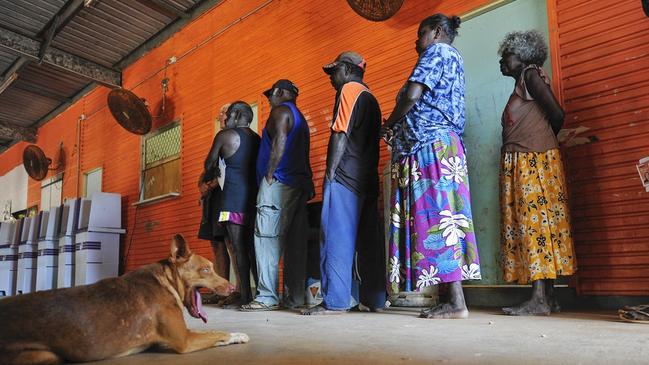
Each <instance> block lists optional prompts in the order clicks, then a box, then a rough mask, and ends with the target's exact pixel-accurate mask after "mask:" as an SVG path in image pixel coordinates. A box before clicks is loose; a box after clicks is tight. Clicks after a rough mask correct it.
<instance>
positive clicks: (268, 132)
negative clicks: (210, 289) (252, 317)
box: [241, 79, 314, 311]
mask: <svg viewBox="0 0 649 365" xmlns="http://www.w3.org/2000/svg"><path fill="white" fill-rule="evenodd" d="M298 92H299V91H298V88H297V87H296V86H295V84H293V82H291V81H289V80H285V79H282V80H279V81H277V82H275V84H273V87H271V88H270V89H268V90H266V91H265V92H264V95H266V97H267V98H268V101H269V102H270V105H271V107H272V109H271V111H270V116H269V117H268V121H267V122H266V127H265V128H264V130H263V133H262V139H261V146H260V148H259V155H258V156H257V183H258V184H259V193H258V194H257V215H256V220H255V251H256V256H257V270H258V273H259V282H258V285H257V296H256V297H255V299H254V300H253V301H252V302H250V303H248V304H244V305H242V306H241V310H242V311H267V310H276V309H279V304H280V298H279V296H278V288H277V286H278V282H279V267H278V265H279V260H280V257H281V256H282V254H283V255H284V287H285V288H284V289H285V290H284V295H285V297H284V301H283V305H284V306H285V307H288V308H294V307H298V306H301V305H303V304H304V291H305V277H306V241H307V226H308V223H307V211H306V202H307V200H309V199H311V197H313V195H314V188H313V180H312V176H313V174H312V172H311V166H310V164H309V143H310V136H309V126H308V124H307V123H306V120H305V119H304V116H303V115H302V113H300V111H299V110H298V108H297V106H296V105H295V99H296V98H297V95H298Z"/></svg>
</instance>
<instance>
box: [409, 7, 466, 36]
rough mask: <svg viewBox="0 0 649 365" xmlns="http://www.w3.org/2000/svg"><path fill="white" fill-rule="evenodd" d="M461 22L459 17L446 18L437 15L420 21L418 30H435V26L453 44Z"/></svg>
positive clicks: (439, 14)
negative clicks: (439, 28)
mask: <svg viewBox="0 0 649 365" xmlns="http://www.w3.org/2000/svg"><path fill="white" fill-rule="evenodd" d="M461 22H462V19H460V17H459V16H457V15H452V16H450V17H448V16H446V15H444V14H442V13H437V14H433V15H431V16H429V17H428V18H426V19H424V20H422V21H421V23H420V24H419V28H420V29H421V28H423V27H430V28H435V27H437V26H440V27H441V28H442V30H443V31H444V33H446V36H447V37H448V39H449V40H450V41H451V43H453V40H454V39H455V37H456V36H457V30H458V28H460V23H461Z"/></svg>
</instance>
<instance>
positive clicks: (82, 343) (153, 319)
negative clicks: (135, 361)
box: [0, 235, 248, 365]
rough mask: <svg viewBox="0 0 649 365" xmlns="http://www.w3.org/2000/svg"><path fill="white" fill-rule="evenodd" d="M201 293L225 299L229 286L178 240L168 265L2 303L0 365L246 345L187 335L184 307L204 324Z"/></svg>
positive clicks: (220, 336)
mask: <svg viewBox="0 0 649 365" xmlns="http://www.w3.org/2000/svg"><path fill="white" fill-rule="evenodd" d="M200 288H208V289H211V290H213V291H215V292H216V293H217V294H221V295H227V294H229V293H230V292H232V290H233V286H232V285H231V284H230V283H229V282H228V281H227V280H225V279H223V278H222V277H220V276H218V275H216V273H215V272H214V269H213V267H212V263H211V262H210V261H209V260H207V259H206V258H204V257H201V256H199V255H195V254H193V253H192V252H191V251H190V250H189V247H188V246H187V244H186V243H185V240H184V239H183V237H182V236H181V235H176V236H175V237H174V239H173V240H172V243H171V255H170V256H169V258H168V259H167V260H162V261H160V262H158V263H155V264H151V265H147V266H144V267H141V268H140V269H138V270H136V271H133V272H131V273H128V274H126V275H123V276H121V277H118V278H110V279H105V280H102V281H100V282H97V283H95V284H92V285H86V286H79V287H74V288H67V289H58V290H49V291H41V292H36V293H31V294H25V295H19V296H14V297H9V298H6V299H2V300H0V364H3V365H9V364H12V365H13V364H58V363H61V362H64V361H69V362H86V361H93V360H100V359H106V358H111V357H120V356H126V355H130V354H134V353H138V352H141V351H143V350H145V349H147V348H148V347H150V346H152V345H161V346H163V347H169V348H171V349H172V350H174V351H176V352H178V353H186V352H192V351H196V350H202V349H206V348H208V347H212V346H223V345H229V344H235V343H245V342H248V336H247V335H246V334H243V333H226V332H217V331H209V332H193V331H190V330H188V329H187V326H186V325H185V320H184V318H183V313H182V311H183V306H184V307H185V308H187V310H188V311H189V314H190V315H192V316H193V317H196V318H201V319H202V320H203V321H204V322H206V321H207V317H206V314H205V312H204V311H203V309H202V307H201V297H200V294H199V292H198V289H200Z"/></svg>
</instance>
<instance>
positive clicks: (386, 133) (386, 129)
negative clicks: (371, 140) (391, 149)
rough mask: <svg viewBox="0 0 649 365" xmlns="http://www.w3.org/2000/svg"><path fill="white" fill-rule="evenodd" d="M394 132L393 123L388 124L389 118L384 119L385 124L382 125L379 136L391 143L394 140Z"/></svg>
mask: <svg viewBox="0 0 649 365" xmlns="http://www.w3.org/2000/svg"><path fill="white" fill-rule="evenodd" d="M393 134H394V132H393V131H392V125H391V124H388V122H387V120H385V119H383V125H382V126H381V131H380V132H379V136H380V137H381V138H383V139H384V140H385V142H386V143H388V144H389V143H390V141H391V140H392V136H393Z"/></svg>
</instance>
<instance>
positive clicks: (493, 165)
mask: <svg viewBox="0 0 649 365" xmlns="http://www.w3.org/2000/svg"><path fill="white" fill-rule="evenodd" d="M527 29H538V30H540V31H541V32H543V33H544V34H545V35H546V38H547V34H548V20H547V10H546V3H545V1H544V0H516V1H513V2H510V3H507V4H506V5H503V6H501V7H498V8H496V9H494V10H491V11H488V12H486V13H484V14H481V15H479V16H476V17H474V18H471V19H468V20H466V21H465V22H463V23H462V25H461V27H460V30H459V36H458V37H457V38H456V39H455V43H454V45H455V47H456V48H457V49H458V50H459V51H460V53H462V56H463V57H464V71H465V74H466V108H467V110H466V112H467V114H466V116H467V123H466V130H465V134H464V142H465V145H466V148H467V156H468V164H469V178H470V184H471V200H472V210H473V221H474V226H475V229H476V235H477V240H478V249H479V252H480V265H481V267H482V280H481V281H476V282H475V283H470V284H477V285H498V284H504V282H503V280H502V274H501V270H500V266H499V261H498V258H499V254H500V207H499V203H498V170H499V162H500V145H501V126H500V116H501V114H502V111H503V108H504V107H505V103H506V102H507V100H508V99H509V95H510V94H511V92H512V90H513V88H514V80H513V79H512V78H509V77H508V78H505V77H504V76H502V75H501V73H500V68H499V64H498V60H499V59H500V58H499V57H498V54H497V51H498V44H499V42H500V41H501V40H502V39H503V37H504V36H505V34H506V33H508V32H510V31H514V30H527ZM545 69H546V70H547V71H548V72H549V71H550V60H547V61H546V64H545Z"/></svg>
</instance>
